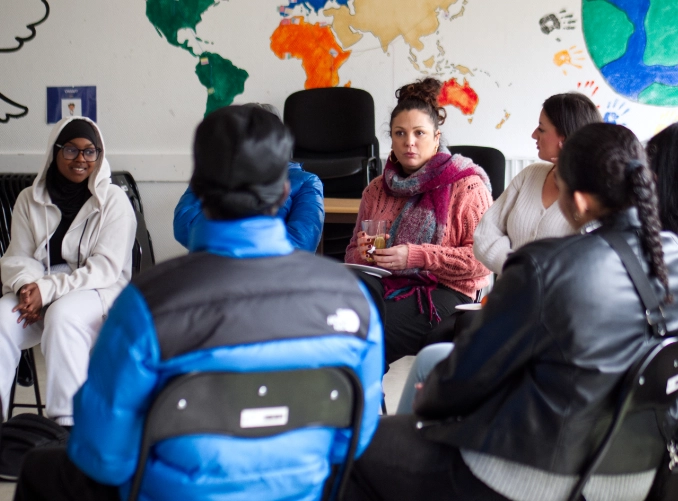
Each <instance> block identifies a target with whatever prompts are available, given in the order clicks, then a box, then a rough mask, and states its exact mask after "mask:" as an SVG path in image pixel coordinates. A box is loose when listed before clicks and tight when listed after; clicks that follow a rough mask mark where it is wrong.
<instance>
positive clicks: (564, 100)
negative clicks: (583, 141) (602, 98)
mask: <svg viewBox="0 0 678 501" xmlns="http://www.w3.org/2000/svg"><path fill="white" fill-rule="evenodd" d="M542 108H543V110H544V113H545V114H546V116H547V117H548V119H549V120H550V121H551V123H552V124H553V126H554V127H555V128H556V132H557V133H558V135H559V136H563V137H565V138H566V139H567V138H568V137H569V136H570V135H572V133H573V132H574V131H576V130H577V129H579V128H581V127H583V126H584V125H586V124H590V123H595V122H602V121H603V117H601V116H600V111H598V108H597V107H596V105H595V104H593V101H591V100H590V99H589V98H588V97H586V96H585V95H584V94H580V93H579V92H566V93H565V94H556V95H555V96H551V97H549V98H548V99H547V100H546V101H544V104H543V105H542Z"/></svg>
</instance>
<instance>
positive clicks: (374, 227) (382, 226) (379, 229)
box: [360, 219, 388, 263]
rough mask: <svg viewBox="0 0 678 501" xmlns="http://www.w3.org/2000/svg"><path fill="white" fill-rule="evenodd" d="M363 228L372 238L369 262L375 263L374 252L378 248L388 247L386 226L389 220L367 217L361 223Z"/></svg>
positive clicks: (368, 251) (368, 252)
mask: <svg viewBox="0 0 678 501" xmlns="http://www.w3.org/2000/svg"><path fill="white" fill-rule="evenodd" d="M360 225H361V227H362V230H363V231H364V232H365V233H366V234H367V236H368V237H369V238H370V239H371V246H370V247H369V248H368V249H367V256H366V259H367V262H368V263H373V262H374V259H373V258H372V254H373V253H374V251H375V250H377V249H385V248H386V228H387V225H388V222H387V221H384V220H381V219H366V220H365V221H361V223H360Z"/></svg>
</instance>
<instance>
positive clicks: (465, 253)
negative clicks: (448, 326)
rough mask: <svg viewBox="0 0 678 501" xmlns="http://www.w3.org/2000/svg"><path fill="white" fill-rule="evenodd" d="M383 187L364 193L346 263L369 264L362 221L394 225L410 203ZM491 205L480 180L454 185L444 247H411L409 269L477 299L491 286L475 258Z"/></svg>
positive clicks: (375, 185)
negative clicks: (476, 237) (362, 246)
mask: <svg viewBox="0 0 678 501" xmlns="http://www.w3.org/2000/svg"><path fill="white" fill-rule="evenodd" d="M383 186H384V182H383V180H382V176H379V177H377V178H375V179H373V180H372V182H371V183H370V184H369V186H368V187H367V188H365V191H363V196H362V200H361V201H360V210H359V211H358V221H357V224H356V226H355V228H354V230H353V237H351V242H350V243H349V244H348V247H347V248H346V258H345V260H346V262H347V263H354V264H368V263H367V262H366V261H365V260H364V259H363V258H362V257H361V256H360V253H359V252H358V247H357V240H358V232H360V231H361V228H360V221H363V220H365V219H385V220H387V221H389V223H393V221H395V219H396V217H397V216H398V214H400V211H401V210H402V209H403V207H404V206H405V203H406V202H407V197H392V196H390V195H387V194H386V193H385V192H384V187H383ZM490 205H492V196H491V195H490V192H489V191H488V190H487V188H486V187H485V185H484V184H483V182H482V181H481V180H480V178H479V177H478V176H475V175H474V176H467V177H465V178H463V179H460V180H459V181H457V182H456V183H454V184H453V185H452V192H451V194H450V212H449V215H448V219H447V228H446V230H445V237H444V239H443V243H442V245H432V244H423V245H413V244H408V246H407V247H408V251H409V253H408V257H407V267H408V268H421V269H424V270H428V271H430V272H431V273H433V274H434V275H435V276H436V277H437V278H438V280H439V281H440V283H442V284H443V285H445V286H447V287H449V288H451V289H454V290H456V291H459V292H461V293H463V294H466V295H467V296H469V297H471V298H474V299H475V295H476V291H478V290H480V289H482V288H483V287H485V286H486V285H487V284H488V279H487V277H488V275H489V274H490V273H491V272H490V270H488V269H487V268H485V266H483V264H482V263H481V262H480V261H478V260H477V259H476V258H475V256H474V255H473V232H474V231H475V229H476V226H478V222H480V218H481V217H482V216H483V214H484V213H485V211H486V210H487V209H488V208H489V207H490Z"/></svg>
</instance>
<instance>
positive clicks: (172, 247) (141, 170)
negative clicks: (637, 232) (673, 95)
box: [0, 0, 678, 260]
mask: <svg viewBox="0 0 678 501" xmlns="http://www.w3.org/2000/svg"><path fill="white" fill-rule="evenodd" d="M48 2H49V3H50V8H51V12H50V15H49V17H48V19H47V20H46V21H45V22H44V23H42V24H41V25H39V26H37V28H36V30H37V33H36V36H35V38H34V39H33V40H30V41H28V42H26V43H25V45H24V46H23V48H21V50H19V51H17V52H12V53H0V93H1V94H4V95H5V96H7V97H9V98H11V99H13V100H15V101H16V102H19V103H22V104H25V105H26V106H28V107H29V113H28V115H27V116H25V117H22V118H18V119H10V120H9V121H8V122H7V123H0V171H4V172H10V171H15V170H17V171H21V170H23V171H26V170H28V171H31V170H32V171H35V170H37V167H38V165H39V163H40V162H41V160H40V155H41V154H42V153H43V152H44V150H45V146H46V145H45V142H46V139H47V136H48V134H49V130H50V127H51V126H49V125H47V124H46V111H45V107H46V90H45V89H46V87H48V86H67V85H96V87H97V96H98V112H99V117H98V122H99V125H100V127H101V130H102V132H103V134H104V137H105V141H106V146H107V151H108V156H109V160H110V163H111V165H112V168H113V169H114V170H128V171H130V172H131V173H132V174H133V175H134V177H135V178H136V179H137V181H138V182H139V184H140V187H141V191H142V195H143V197H144V205H145V208H146V212H147V218H148V220H149V221H148V223H149V227H150V229H151V233H152V235H153V238H154V242H155V247H156V254H157V255H158V258H159V259H160V260H162V259H165V258H167V257H170V256H173V255H176V254H178V253H180V252H181V248H180V247H178V245H177V244H176V243H174V242H173V240H172V238H171V214H172V209H173V207H174V204H175V203H176V201H177V200H178V198H179V196H180V194H181V192H182V191H183V187H185V185H186V184H185V183H186V181H187V180H188V178H189V176H190V169H191V159H190V146H191V141H192V134H193V130H194V128H195V126H196V125H197V124H198V123H199V121H200V120H201V118H202V116H203V113H204V111H205V102H206V97H207V92H206V89H205V87H203V86H202V85H201V84H200V82H199V81H198V78H197V77H196V75H195V73H194V71H195V65H196V63H197V62H198V60H197V59H196V58H195V57H193V56H192V55H191V54H189V52H187V51H185V50H182V49H180V48H177V47H174V46H171V45H170V44H169V43H168V42H167V41H166V40H165V39H164V38H162V37H160V36H159V35H158V33H157V32H156V30H155V28H154V27H153V26H152V25H151V23H150V22H149V21H148V19H147V17H146V14H145V8H146V2H144V1H142V0H117V1H115V2H111V1H103V0H69V1H67V2H66V1H60V2H57V1H56V0H48ZM283 3H284V2H281V1H280V0H229V1H228V2H217V5H215V6H214V7H211V8H210V9H208V10H207V11H206V12H205V13H204V15H203V21H202V23H200V24H199V25H198V26H197V29H196V33H195V34H194V33H192V32H190V31H188V30H184V31H183V32H182V34H181V37H182V39H186V40H187V41H188V42H189V44H190V45H191V46H193V47H195V50H196V51H197V50H199V47H200V46H202V47H205V48H207V49H209V50H210V51H212V52H217V53H219V54H221V55H222V56H223V57H225V58H228V59H229V60H231V61H232V62H233V64H235V65H236V66H238V67H240V68H244V69H245V70H246V71H247V72H248V73H249V78H248V79H247V81H246V83H245V91H244V93H242V94H241V95H239V96H237V97H236V99H235V102H248V101H259V102H269V103H272V104H274V105H276V106H278V107H280V108H282V107H283V104H284V100H285V98H286V96H288V95H289V94H291V93H292V92H295V91H297V90H301V89H302V88H303V86H304V80H305V74H304V70H303V69H302V65H301V62H300V61H299V60H297V59H287V60H280V59H278V58H277V57H275V56H274V55H273V53H272V52H271V50H270V47H269V44H270V41H269V37H270V36H271V34H272V33H273V32H274V30H275V29H276V28H277V26H278V24H279V23H280V20H281V17H280V15H279V13H278V10H277V9H278V6H279V5H280V4H283ZM408 4H409V5H410V6H411V5H414V4H413V3H411V1H410V2H408ZM417 4H418V2H417ZM422 4H423V2H422ZM392 5H393V6H395V7H397V6H398V5H400V4H399V1H396V0H393V1H392ZM351 6H353V0H352V1H351ZM462 8H463V14H462V15H461V16H459V17H457V18H455V19H449V18H450V17H452V16H453V15H454V14H458V13H460V12H461V11H462ZM563 9H565V10H566V11H567V12H568V13H571V14H573V18H572V19H574V21H575V23H574V27H575V29H574V30H567V31H565V30H559V31H558V32H554V33H551V34H549V35H545V34H544V33H542V32H541V31H540V28H539V19H540V18H541V17H542V16H544V15H546V14H548V13H551V12H554V13H559V12H560V11H562V10H563ZM43 12H44V7H43V4H42V3H41V2H40V0H3V1H2V2H1V3H0V48H2V46H7V44H8V43H11V42H12V40H13V37H8V36H7V34H8V33H15V32H16V36H21V35H23V36H27V34H28V33H27V31H26V29H25V28H23V27H24V26H25V25H26V24H28V23H30V22H32V21H35V20H37V19H39V18H40V17H41V16H42V13H43ZM294 13H295V14H299V15H305V16H306V20H308V21H309V22H317V21H325V22H330V23H331V22H332V18H326V17H324V16H322V15H319V14H316V13H310V14H309V12H307V10H305V9H304V7H297V8H296V10H295V11H294ZM438 19H439V23H440V25H439V28H438V30H437V32H436V33H434V34H431V35H430V36H428V37H425V38H422V42H423V44H424V48H423V49H422V50H421V51H414V50H412V49H411V48H410V47H409V46H407V45H406V44H405V42H404V41H403V39H402V38H398V39H396V40H395V41H394V42H393V43H392V44H391V45H390V46H389V47H388V50H387V52H386V53H384V51H383V50H382V49H381V47H380V45H379V42H378V40H377V39H376V38H375V37H374V36H373V35H372V34H370V33H365V34H364V37H363V39H362V40H361V41H360V42H358V43H357V44H356V45H354V46H352V47H350V49H349V50H351V51H352V53H351V56H350V57H349V59H348V61H347V62H346V63H345V64H344V65H343V66H342V67H341V68H340V69H339V77H340V85H343V84H345V83H346V82H348V81H350V82H351V85H352V86H353V87H359V88H364V89H366V90H368V91H369V92H370V93H371V94H372V95H373V97H374V98H375V104H376V122H377V123H376V126H377V131H378V136H379V138H380V140H381V148H382V156H386V154H387V152H388V150H389V141H388V137H387V129H388V117H389V112H390V110H391V109H392V107H393V106H394V105H395V98H394V96H393V93H394V91H395V89H396V88H397V87H398V86H400V85H403V84H404V83H407V82H408V81H412V80H414V79H416V78H421V77H423V76H424V74H423V73H422V72H421V71H416V70H415V69H414V67H413V64H412V62H411V61H410V58H412V57H416V60H417V62H418V64H420V68H423V65H422V64H421V63H422V62H423V61H424V60H425V59H427V58H428V57H431V56H433V57H434V58H435V59H436V61H440V62H443V63H446V64H447V66H445V65H443V66H445V67H444V68H443V69H442V70H441V72H440V73H439V74H438V76H439V77H440V78H442V79H450V78H453V77H454V78H457V79H458V80H459V81H460V82H462V81H463V79H464V78H467V79H468V81H469V84H470V85H471V86H472V87H473V88H474V89H475V91H476V92H477V93H478V96H479V104H478V107H477V109H476V111H475V113H474V114H473V116H472V117H469V116H465V115H462V113H461V112H460V111H459V110H458V109H457V108H455V107H452V106H450V107H448V108H447V111H448V114H449V119H448V122H447V123H446V124H445V126H444V128H443V133H444V136H445V137H446V139H447V141H448V143H450V144H483V145H488V146H494V147H497V148H499V149H501V150H502V151H503V152H504V153H505V155H506V156H507V158H532V157H534V156H535V149H534V141H533V140H532V139H531V138H530V134H531V132H532V130H533V129H534V127H535V125H536V122H537V118H538V114H539V110H540V107H541V103H542V102H543V100H544V99H545V98H546V97H548V96H549V95H552V94H554V93H558V92H565V91H568V90H576V89H577V88H578V84H581V85H580V88H581V89H582V90H583V91H584V92H585V93H587V94H588V95H590V96H591V97H592V99H593V100H594V102H596V104H598V105H599V106H600V108H601V111H602V112H605V111H606V110H608V109H618V108H619V107H624V109H626V108H628V109H629V111H628V112H627V113H626V115H625V118H624V120H625V123H627V124H628V125H629V126H630V127H631V128H632V129H633V130H634V132H636V133H637V134H638V135H639V137H640V138H641V139H647V138H648V137H650V136H651V135H652V134H654V133H655V132H656V131H657V130H659V129H660V128H662V126H665V125H667V124H668V123H671V122H673V121H675V120H678V112H676V110H675V108H658V107H653V106H645V105H641V104H637V103H632V102H630V101H627V100H625V99H623V98H622V97H621V96H619V95H617V94H616V93H615V92H614V91H613V90H612V89H611V88H610V87H609V86H607V85H606V83H605V81H604V80H603V78H602V77H601V75H600V73H599V72H598V70H597V69H596V68H595V67H594V65H593V63H592V61H591V58H590V57H589V55H588V53H587V50H586V44H585V41H584V37H583V32H582V29H581V0H557V1H556V0H516V1H511V2H509V1H502V0H458V1H457V2H456V3H455V4H453V5H452V6H451V7H450V9H449V11H448V12H447V13H446V12H443V11H439V13H438ZM3 34H4V35H3ZM196 36H197V37H199V38H201V39H202V40H203V42H202V43H201V44H198V42H196ZM8 40H9V41H8ZM439 47H441V48H442V49H443V51H444V55H443V54H442V51H441V50H439ZM561 50H570V51H571V52H572V55H573V57H576V60H575V61H574V62H575V63H576V64H577V65H578V66H580V68H577V67H575V66H572V65H569V66H564V67H561V66H557V65H556V64H554V54H555V53H556V52H558V51H561ZM579 51H581V52H579ZM454 65H461V66H465V67H468V68H469V69H470V70H471V71H472V75H471V74H469V75H465V76H464V75H462V74H461V73H460V71H459V70H458V69H455V68H454ZM564 69H565V70H566V71H567V74H564V71H563V70H564ZM586 82H595V83H594V84H592V85H591V84H590V85H589V86H588V87H587V86H586ZM594 88H595V89H597V90H596V91H595V93H594V92H593V90H594ZM11 111H12V110H11V107H8V106H7V105H6V104H4V103H1V102H0V120H1V119H3V118H5V113H7V112H11ZM505 113H508V114H510V117H509V118H508V119H507V120H506V122H505V123H504V124H503V125H502V127H501V128H497V127H496V126H497V124H498V123H499V122H500V120H501V119H502V118H503V117H505ZM469 118H472V123H469Z"/></svg>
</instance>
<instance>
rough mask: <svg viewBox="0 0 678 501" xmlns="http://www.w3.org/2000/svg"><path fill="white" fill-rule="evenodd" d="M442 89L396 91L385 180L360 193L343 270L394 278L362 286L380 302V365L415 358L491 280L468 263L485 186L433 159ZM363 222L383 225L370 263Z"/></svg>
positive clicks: (439, 156)
mask: <svg viewBox="0 0 678 501" xmlns="http://www.w3.org/2000/svg"><path fill="white" fill-rule="evenodd" d="M441 86H442V84H441V82H440V81H438V80H436V79H434V78H426V79H424V80H422V81H419V82H416V83H413V84H409V85H405V86H403V87H401V88H400V89H398V90H397V91H396V97H397V98H398V105H397V106H396V107H395V109H394V110H393V113H391V123H390V126H391V141H392V143H391V147H392V151H391V153H390V154H389V158H388V161H387V162H386V167H385V168H384V174H383V175H382V176H379V177H377V178H375V179H374V180H373V181H372V182H371V183H370V184H369V186H368V187H367V188H365V191H364V192H363V196H362V201H361V203H360V211H359V213H358V223H357V225H356V227H355V229H354V231H353V237H352V238H351V242H350V243H349V245H348V247H347V249H346V262H347V263H354V264H375V265H376V266H379V267H382V268H385V269H386V270H389V271H391V272H393V275H392V276H391V277H388V278H384V279H382V280H377V279H374V278H373V277H369V276H366V277H365V278H364V281H365V283H366V284H367V285H368V286H369V287H371V288H372V292H373V295H375V296H381V297H383V298H384V301H385V304H384V308H383V310H382V313H383V316H384V318H383V321H384V336H385V346H386V362H387V363H391V362H393V361H395V360H398V359H399V358H401V357H403V356H405V355H414V354H416V353H417V352H418V351H419V350H420V349H421V348H422V347H423V346H424V345H425V344H427V343H426V335H427V334H428V333H429V332H430V331H431V330H432V329H433V327H435V326H436V325H437V323H438V322H439V321H440V319H441V318H443V317H446V316H449V315H452V314H453V313H454V312H455V306H456V305H458V304H463V303H470V302H471V301H473V299H474V298H475V296H476V292H477V291H478V290H480V289H482V288H483V287H484V286H485V285H487V275H488V274H489V273H490V272H489V270H488V269H487V268H485V267H484V266H483V265H482V264H481V263H480V262H479V261H478V260H477V259H476V258H475V257H474V255H473V232H474V230H475V228H476V226H477V225H478V222H479V221H480V218H481V217H482V215H483V213H484V212H485V211H486V210H487V209H488V208H489V206H490V204H491V203H492V196H491V194H490V189H489V188H490V185H489V180H488V178H487V175H486V174H485V172H484V171H483V170H482V169H481V168H480V167H478V166H477V165H475V164H474V163H473V162H472V161H471V160H470V159H468V158H465V157H462V156H461V155H454V156H451V155H450V154H449V153H444V152H439V151H438V150H439V147H440V129H439V128H440V126H441V125H442V124H443V123H444V121H445V117H446V113H445V110H444V109H443V108H442V107H440V106H439V105H438V95H439V93H440V89H441ZM366 219H377V220H386V221H388V222H389V223H390V231H389V238H388V240H387V246H386V248H385V249H379V250H375V251H374V252H373V253H372V258H373V261H374V262H373V263H368V261H367V250H368V249H370V248H371V246H372V239H371V238H370V237H368V236H367V235H366V234H365V233H364V232H363V231H361V227H360V222H361V221H363V220H366ZM361 278H363V277H361Z"/></svg>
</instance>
